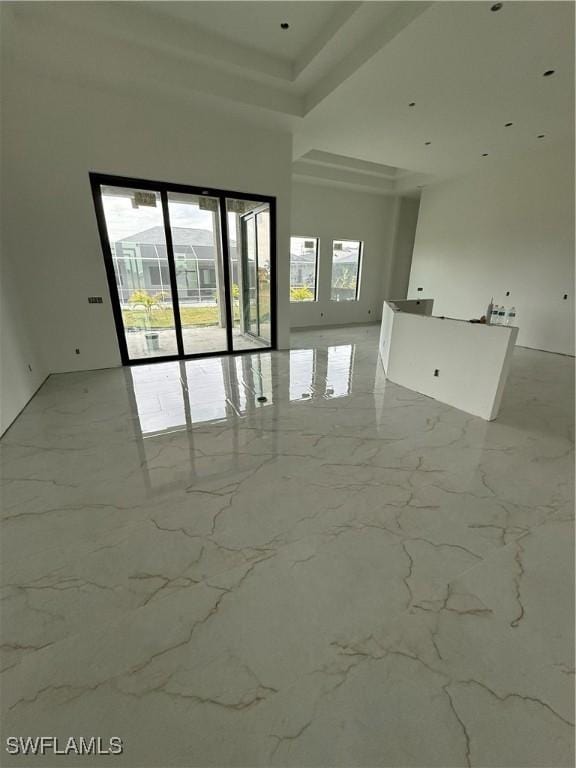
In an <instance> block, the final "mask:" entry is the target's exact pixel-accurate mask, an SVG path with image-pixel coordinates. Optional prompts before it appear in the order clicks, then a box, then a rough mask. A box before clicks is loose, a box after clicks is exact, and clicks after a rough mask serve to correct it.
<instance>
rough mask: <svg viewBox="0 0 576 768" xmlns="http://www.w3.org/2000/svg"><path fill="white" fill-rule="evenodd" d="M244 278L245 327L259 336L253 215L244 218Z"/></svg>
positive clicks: (254, 222) (254, 220)
mask: <svg viewBox="0 0 576 768" xmlns="http://www.w3.org/2000/svg"><path fill="white" fill-rule="evenodd" d="M242 277H243V286H242V290H243V293H244V327H245V328H246V330H247V331H248V332H249V333H251V334H253V335H254V336H258V335H259V333H258V330H259V325H260V324H259V322H258V273H257V253H256V219H255V217H254V214H253V213H250V214H249V215H248V216H242Z"/></svg>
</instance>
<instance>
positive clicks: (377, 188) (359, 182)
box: [292, 160, 395, 195]
mask: <svg viewBox="0 0 576 768" xmlns="http://www.w3.org/2000/svg"><path fill="white" fill-rule="evenodd" d="M292 175H293V178H297V179H299V180H301V181H308V182H309V183H317V184H324V185H328V186H330V185H332V186H345V187H347V188H349V189H356V190H360V191H365V192H371V193H376V194H379V195H389V194H394V191H395V187H394V182H393V181H392V180H391V179H387V178H384V177H378V176H371V175H367V174H364V173H358V172H357V171H352V170H349V169H346V168H336V167H332V166H321V165H317V164H315V163H309V162H307V161H306V160H296V162H294V163H292Z"/></svg>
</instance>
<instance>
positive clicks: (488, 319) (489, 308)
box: [485, 296, 494, 325]
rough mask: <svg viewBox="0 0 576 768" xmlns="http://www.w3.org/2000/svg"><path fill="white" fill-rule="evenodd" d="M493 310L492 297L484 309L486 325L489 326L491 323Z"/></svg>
mask: <svg viewBox="0 0 576 768" xmlns="http://www.w3.org/2000/svg"><path fill="white" fill-rule="evenodd" d="M493 309H494V296H492V298H491V299H490V304H488V306H487V307H486V315H485V317H486V323H487V324H488V325H490V323H491V322H492V310H493Z"/></svg>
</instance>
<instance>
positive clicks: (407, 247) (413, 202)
mask: <svg viewBox="0 0 576 768" xmlns="http://www.w3.org/2000/svg"><path fill="white" fill-rule="evenodd" d="M419 207H420V198H413V197H402V198H400V199H399V201H398V218H397V222H396V230H395V237H394V261H393V264H392V273H391V275H390V281H389V286H388V288H387V290H386V292H385V294H384V298H390V299H403V298H405V296H406V295H407V293H408V285H409V283H410V268H411V265H412V252H413V250H414V238H415V236H416V225H417V222H418V209H419Z"/></svg>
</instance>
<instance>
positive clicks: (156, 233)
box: [100, 186, 178, 360]
mask: <svg viewBox="0 0 576 768" xmlns="http://www.w3.org/2000/svg"><path fill="white" fill-rule="evenodd" d="M100 191H101V199H102V207H103V212H104V219H105V224H106V231H107V235H108V242H109V245H110V252H111V257H112V263H113V268H114V277H115V281H116V291H117V295H118V300H119V304H120V307H119V312H120V317H121V321H122V326H123V330H124V340H125V344H126V349H127V355H128V358H129V359H130V360H141V359H147V358H152V357H164V356H167V355H176V354H178V344H177V338H176V330H175V321H174V309H173V305H172V290H171V284H170V270H169V265H168V255H167V248H166V238H165V231H164V218H163V215H162V202H161V197H160V192H156V191H149V190H148V191H146V190H139V189H131V188H126V187H112V186H101V187H100Z"/></svg>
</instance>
